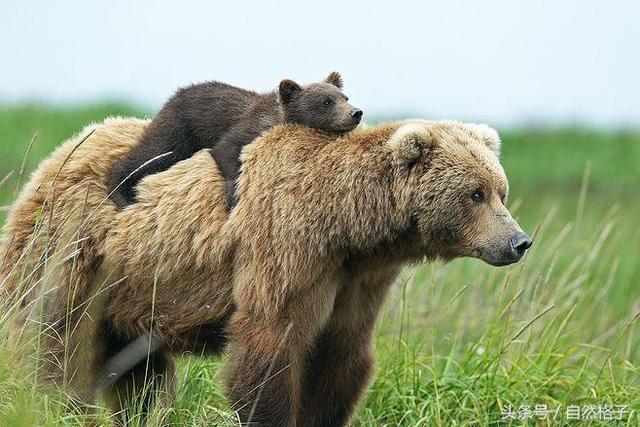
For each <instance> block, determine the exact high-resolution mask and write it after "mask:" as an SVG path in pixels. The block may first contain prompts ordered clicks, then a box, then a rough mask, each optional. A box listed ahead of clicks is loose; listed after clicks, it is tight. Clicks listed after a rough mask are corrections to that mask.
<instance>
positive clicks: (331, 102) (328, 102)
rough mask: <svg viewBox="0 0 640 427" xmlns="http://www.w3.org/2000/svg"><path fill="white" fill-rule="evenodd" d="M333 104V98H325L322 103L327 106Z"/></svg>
mask: <svg viewBox="0 0 640 427" xmlns="http://www.w3.org/2000/svg"><path fill="white" fill-rule="evenodd" d="M331 104H333V99H331V98H327V99H325V100H324V102H323V103H322V105H324V106H325V107H328V106H329V105H331Z"/></svg>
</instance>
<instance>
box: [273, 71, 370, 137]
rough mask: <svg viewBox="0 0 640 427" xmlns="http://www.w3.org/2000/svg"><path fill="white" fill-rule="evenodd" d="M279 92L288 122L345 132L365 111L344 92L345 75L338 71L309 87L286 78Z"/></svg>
mask: <svg viewBox="0 0 640 427" xmlns="http://www.w3.org/2000/svg"><path fill="white" fill-rule="evenodd" d="M278 93H279V97H280V103H281V104H282V109H283V111H284V115H285V121H286V122H288V123H296V124H300V125H303V126H308V127H311V128H314V129H320V130H323V131H327V132H334V133H344V132H348V131H350V130H352V129H353V128H355V127H356V126H358V123H360V120H361V119H362V110H360V109H359V108H356V107H354V106H353V105H351V104H349V102H348V101H349V98H347V97H346V96H345V94H344V93H342V77H341V76H340V74H338V73H336V72H333V73H331V74H329V75H328V76H327V78H326V79H325V80H324V81H322V82H319V83H312V84H310V85H307V86H301V85H299V84H298V83H296V82H294V81H293V80H283V81H281V82H280V87H279V90H278Z"/></svg>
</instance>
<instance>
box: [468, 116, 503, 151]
mask: <svg viewBox="0 0 640 427" xmlns="http://www.w3.org/2000/svg"><path fill="white" fill-rule="evenodd" d="M472 126H473V129H474V130H475V132H476V133H477V134H478V135H480V138H481V139H482V142H484V145H486V146H487V148H488V149H489V150H491V151H493V152H494V154H495V155H496V156H497V157H500V145H501V141H500V135H499V134H498V131H496V130H495V129H494V128H492V127H490V126H488V125H485V124H474V125H472Z"/></svg>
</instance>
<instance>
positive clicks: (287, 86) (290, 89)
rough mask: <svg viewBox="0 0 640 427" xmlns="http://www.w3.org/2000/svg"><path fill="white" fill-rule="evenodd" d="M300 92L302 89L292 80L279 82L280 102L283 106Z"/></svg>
mask: <svg viewBox="0 0 640 427" xmlns="http://www.w3.org/2000/svg"><path fill="white" fill-rule="evenodd" d="M301 91H302V87H301V86H300V85H299V84H298V83H296V82H294V81H293V80H289V79H285V80H283V81H281V82H280V88H279V93H280V101H281V102H282V103H284V104H286V103H288V102H289V101H291V99H292V98H293V97H294V95H295V94H296V93H298V92H301Z"/></svg>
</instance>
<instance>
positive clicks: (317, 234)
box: [0, 119, 526, 426]
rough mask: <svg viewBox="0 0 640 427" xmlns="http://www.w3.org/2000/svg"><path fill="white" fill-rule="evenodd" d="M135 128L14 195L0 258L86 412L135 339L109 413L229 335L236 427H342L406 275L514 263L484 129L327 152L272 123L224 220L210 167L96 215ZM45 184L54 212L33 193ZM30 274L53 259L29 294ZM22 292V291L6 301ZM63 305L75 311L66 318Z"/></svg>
mask: <svg viewBox="0 0 640 427" xmlns="http://www.w3.org/2000/svg"><path fill="white" fill-rule="evenodd" d="M145 126H146V123H145V122H142V121H136V120H124V119H119V120H110V121H107V122H105V123H104V124H101V125H99V126H97V127H96V128H95V130H94V132H93V134H91V135H90V136H89V137H88V138H87V139H86V141H85V142H84V143H83V144H82V145H80V146H79V147H78V148H77V150H76V152H75V153H73V154H72V155H71V157H70V159H74V158H75V157H76V156H77V157H79V159H78V160H77V161H76V162H71V160H70V161H68V162H67V163H66V164H64V166H62V165H63V163H64V159H65V158H66V157H67V156H68V155H69V153H70V151H71V148H72V147H73V146H74V145H76V144H77V143H78V141H79V140H81V138H82V137H83V135H86V134H87V132H88V130H85V131H84V132H83V133H82V134H80V135H79V136H77V137H76V138H75V139H73V140H71V141H69V142H67V143H66V144H65V145H63V146H62V147H61V148H60V149H59V150H58V151H57V152H56V153H55V154H54V156H53V157H52V159H50V160H48V161H47V162H45V163H44V164H43V166H41V168H40V169H39V170H38V171H37V172H36V173H35V175H34V177H33V178H32V181H31V182H30V183H29V184H28V186H27V187H26V188H25V190H23V193H22V194H21V197H20V199H19V200H18V202H17V203H16V205H15V206H14V208H13V210H12V212H11V214H10V217H9V219H8V222H7V225H6V229H5V236H4V239H5V240H4V245H3V248H4V250H2V249H0V257H4V258H6V259H7V260H8V263H5V264H4V267H3V268H2V270H0V271H1V272H2V276H0V277H1V278H2V279H0V280H3V283H4V285H3V287H4V289H5V290H6V291H7V292H8V293H9V295H11V296H12V297H13V298H12V299H10V301H14V303H15V301H18V304H21V305H20V307H22V310H21V311H22V312H25V313H26V312H31V313H32V314H33V313H36V314H37V313H40V312H43V313H44V317H45V319H44V323H45V325H46V329H51V330H54V331H56V334H55V335H56V336H60V337H68V339H66V338H65V339H60V340H57V344H56V345H57V347H56V346H54V350H53V353H54V354H58V355H60V354H61V353H60V349H64V348H67V350H68V349H69V347H71V348H72V349H76V348H77V349H79V350H80V351H77V352H75V351H71V352H69V351H67V353H66V354H67V355H70V357H71V358H75V359H74V360H72V361H71V362H70V363H68V364H66V366H64V367H62V366H58V367H56V366H54V365H55V364H50V365H48V367H49V370H50V371H49V372H50V373H51V374H52V376H53V379H57V380H58V381H61V382H62V379H63V378H64V382H66V383H67V384H68V385H69V387H70V388H71V390H72V391H73V393H74V394H75V395H76V396H77V397H78V399H80V400H82V401H84V402H91V401H92V400H93V399H94V395H93V393H94V392H95V390H96V389H97V388H98V386H99V385H100V382H101V381H102V379H103V376H102V375H103V374H104V373H105V372H104V370H105V368H107V369H108V367H109V366H110V365H109V362H108V361H109V360H110V359H109V358H110V357H111V356H113V355H114V354H117V353H118V351H119V350H120V349H121V348H123V347H125V346H126V345H127V344H129V343H131V342H135V341H136V340H138V339H140V337H145V336H150V337H152V339H153V341H154V343H157V345H154V348H156V347H157V350H156V351H155V352H154V353H153V355H152V356H151V357H150V359H149V361H148V363H147V362H146V361H143V362H142V363H141V364H140V365H138V366H136V367H134V368H133V370H132V371H131V373H130V374H126V375H123V376H122V377H119V378H117V379H116V380H115V381H114V382H113V383H110V384H109V387H108V388H107V390H106V392H107V400H108V401H109V402H111V403H112V405H113V407H114V409H119V408H120V405H119V404H120V403H121V402H122V401H123V399H118V397H117V396H118V394H120V396H122V394H123V393H126V390H127V389H130V387H131V381H138V385H139V384H140V383H139V382H140V381H142V379H143V378H152V379H153V380H154V382H153V384H152V387H154V386H155V387H163V388H169V389H171V384H172V382H173V369H174V368H173V361H172V353H173V352H176V351H184V350H185V349H187V350H195V351H208V352H211V353H216V352H219V351H221V350H222V349H223V348H224V344H225V341H226V337H227V336H228V337H229V340H230V343H231V344H230V352H231V358H230V364H229V370H228V377H227V391H228V397H229V401H230V402H231V404H232V406H233V407H234V408H236V409H237V410H238V412H239V414H240V418H241V420H242V421H243V422H252V423H260V424H264V425H296V424H297V425H305V426H307V425H317V426H325V425H343V424H344V423H345V422H346V421H347V420H348V417H349V415H350V414H351V412H352V410H353V408H354V406H355V404H356V402H357V400H358V397H359V396H360V394H361V392H362V390H363V389H364V387H365V385H366V383H367V381H368V378H369V376H370V374H371V367H372V354H371V346H370V342H371V335H372V332H373V327H374V324H375V320H376V317H377V314H378V312H379V309H380V307H381V304H382V302H383V300H384V298H385V295H386V293H387V290H388V288H389V286H390V285H391V283H392V282H393V281H394V279H395V278H396V276H397V274H398V272H399V270H400V268H401V267H402V265H404V264H406V263H408V262H416V261H420V260H423V259H426V260H433V259H435V258H442V259H445V260H448V259H452V258H454V257H459V256H474V257H478V258H481V259H483V260H485V261H486V262H489V263H492V264H497V265H500V264H506V263H509V262H515V261H517V260H518V259H519V258H520V256H521V255H522V253H520V252H516V251H515V250H514V248H513V247H512V243H511V242H512V241H513V236H517V235H520V234H522V231H521V230H520V228H519V227H518V225H517V224H516V222H515V221H514V220H513V219H512V217H511V216H510V215H509V213H508V211H507V210H506V208H505V207H504V201H505V198H506V195H507V181H506V177H505V175H504V172H503V170H502V168H501V166H500V163H499V160H498V150H499V138H498V136H497V133H496V132H495V131H493V130H492V129H490V128H488V127H486V126H483V125H472V124H462V123H457V122H427V121H420V120H413V121H405V122H398V123H390V124H384V125H380V126H377V127H374V128H371V129H356V130H355V131H354V132H352V133H349V134H347V135H344V136H336V135H333V136H332V135H327V134H324V133H321V132H318V131H314V130H312V129H309V128H304V127H301V126H295V125H283V126H279V127H277V128H275V129H273V130H271V131H269V132H267V133H266V134H264V135H263V136H261V137H260V138H258V139H257V140H256V141H254V142H253V143H252V144H251V145H249V146H247V147H246V148H245V149H244V151H243V154H242V159H243V167H242V174H241V178H240V183H239V187H238V193H239V194H240V196H241V197H240V201H239V203H238V205H237V206H236V207H235V208H234V209H233V210H232V211H231V213H230V214H229V213H228V210H227V207H226V203H225V202H224V181H223V179H222V178H221V176H220V174H219V172H218V170H217V167H216V164H215V162H214V161H213V160H212V158H211V156H209V154H208V153H206V152H201V153H198V154H196V155H195V156H193V157H192V158H190V159H187V160H185V161H182V162H179V163H177V164H176V165H174V166H173V167H172V168H171V169H169V170H167V171H165V172H162V173H159V174H156V175H152V176H148V177H146V178H145V179H144V180H142V181H141V182H140V184H139V186H138V195H139V203H136V204H134V205H130V206H129V207H127V208H126V209H124V210H123V211H121V212H118V211H117V209H116V208H115V206H114V205H113V204H111V203H110V202H107V203H104V200H105V199H106V198H107V196H108V195H107V192H106V184H105V182H106V175H105V171H106V170H108V169H109V167H110V165H111V164H113V162H114V161H115V159H116V158H117V154H115V155H109V156H105V153H111V152H113V151H116V152H118V153H121V152H122V151H123V150H124V149H125V146H126V145H128V144H129V145H132V144H135V142H136V139H137V138H139V137H140V136H141V135H142V133H143V131H144V127H145ZM118 135H120V136H119V137H118ZM57 170H61V172H60V173H59V174H57V172H56V171H57ZM56 175H58V176H57V178H56V180H55V185H54V186H53V187H54V188H55V191H53V192H52V193H54V194H56V197H55V198H54V200H55V203H54V210H53V212H51V211H50V203H48V202H47V198H46V197H44V195H43V194H42V191H45V193H46V190H47V186H49V187H50V186H51V182H52V181H53V180H54V177H55V176H56ZM38 187H40V191H36V189H37V188H38ZM478 194H480V195H481V196H482V197H478ZM41 205H44V208H40V206H41ZM78 212H79V213H78ZM78 218H85V219H78ZM39 229H45V230H48V231H47V233H46V234H43V235H38V234H37V231H38V230H39ZM51 235H53V236H65V237H67V238H68V236H71V243H72V244H71V245H69V244H63V241H62V238H61V237H59V238H57V239H51V238H50V236H51ZM34 237H35V238H34ZM43 239H44V243H41V242H40V241H41V240H43ZM31 242H36V244H33V243H31ZM30 246H31V248H30ZM69 248H72V249H69ZM30 249H37V250H44V251H45V252H46V255H45V256H44V257H43V256H42V253H41V254H40V255H37V254H36V256H28V255H25V254H26V253H27V252H29V250H30ZM525 249H526V248H525ZM522 252H524V251H522ZM43 258H55V259H58V260H60V261H61V262H58V263H49V264H50V265H51V267H48V270H47V268H44V269H38V268H36V269H35V270H34V271H35V273H34V274H33V275H32V276H34V277H27V278H26V279H25V275H28V273H29V272H30V271H32V268H33V266H37V265H38V263H42V261H41V260H42V259H43ZM0 259H2V258H0ZM76 259H79V260H80V262H76ZM25 260H31V261H29V262H28V263H27V264H26V267H25V265H23V264H24V263H25ZM45 264H46V263H45ZM58 270H59V271H61V272H62V273H60V272H58ZM16 272H21V273H20V274H17V273H16ZM45 276H50V277H47V278H45ZM35 277H37V278H39V279H42V280H40V281H34V278H35ZM25 282H28V283H30V284H32V285H31V286H27V287H28V288H31V289H29V292H24V291H21V292H17V291H16V290H18V289H24V288H25ZM43 283H46V284H47V285H46V286H43V285H42V284H43ZM16 294H18V295H16ZM22 295H25V296H24V298H20V297H21V296H22ZM71 295H73V296H74V297H71ZM39 297H41V298H39ZM38 300H41V301H44V302H43V303H42V304H44V306H43V305H42V304H37V303H35V301H38ZM69 301H71V302H69ZM34 307H44V309H43V310H42V309H39V310H37V309H34ZM70 307H71V308H72V309H73V308H79V309H77V310H72V313H71V315H68V314H67V315H65V310H66V311H68V310H69V308H70ZM29 308H31V310H30V309H29ZM85 312H88V314H87V315H84V314H83V313H85ZM28 316H29V314H24V315H22V316H20V317H16V326H17V328H16V329H20V328H21V327H23V326H24V325H25V322H26V319H27V317H28ZM60 317H61V318H63V319H65V320H66V321H65V322H62V323H60V322H56V321H55V320H57V319H58V318H60ZM65 325H67V326H66V327H65ZM68 325H71V326H72V328H71V329H72V333H69V327H68ZM150 339H151V338H150ZM52 341H56V340H52ZM56 352H57V353H56ZM143 368H144V369H143ZM145 370H146V371H148V370H151V371H152V372H151V373H149V372H145ZM106 373H107V374H109V373H110V372H106ZM143 374H146V375H145V376H143Z"/></svg>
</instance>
